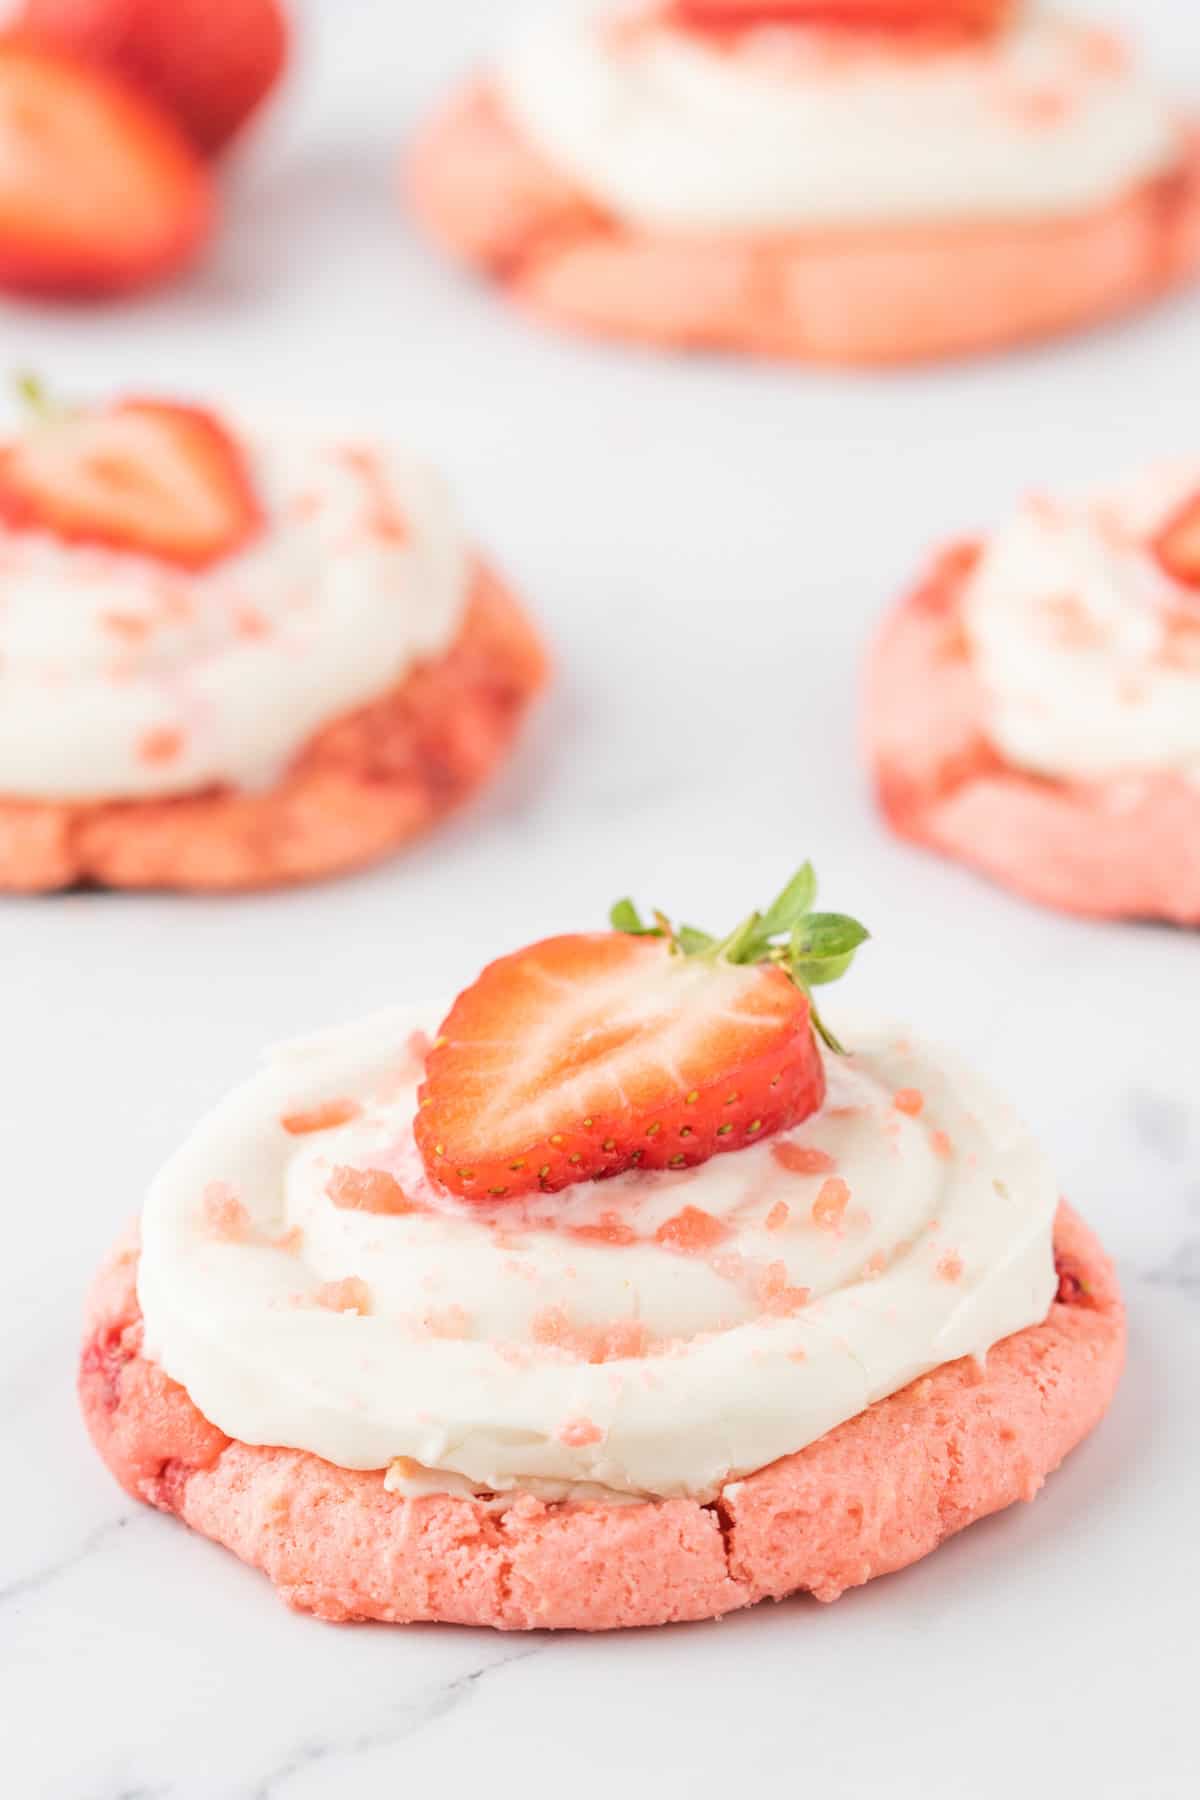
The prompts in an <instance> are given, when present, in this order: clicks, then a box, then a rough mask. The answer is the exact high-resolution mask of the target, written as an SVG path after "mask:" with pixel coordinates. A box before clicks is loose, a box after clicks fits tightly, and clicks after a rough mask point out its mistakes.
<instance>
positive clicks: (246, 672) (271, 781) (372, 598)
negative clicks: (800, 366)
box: [0, 390, 545, 891]
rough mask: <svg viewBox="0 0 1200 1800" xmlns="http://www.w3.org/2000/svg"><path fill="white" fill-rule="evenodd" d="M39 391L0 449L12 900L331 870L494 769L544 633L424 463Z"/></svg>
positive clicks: (2, 850) (1, 729)
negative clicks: (481, 554)
mask: <svg viewBox="0 0 1200 1800" xmlns="http://www.w3.org/2000/svg"><path fill="white" fill-rule="evenodd" d="M30 398H31V400H32V402H33V406H32V415H33V416H32V417H31V418H30V420H29V422H28V424H27V425H26V427H25V429H24V430H23V431H22V432H21V433H20V434H19V435H18V436H17V437H15V438H13V439H11V440H10V441H8V442H6V443H4V444H0V564H2V566H3V571H4V604H3V607H2V608H0V890H3V889H7V890H10V891H13V890H18V891H34V890H39V889H47V888H58V887H66V886H69V885H72V884H74V883H77V882H84V881H90V882H97V883H101V884H104V885H107V886H113V887H177V888H197V889H204V888H208V889H219V888H252V887H261V886H265V885H268V884H270V883H274V882H283V881H298V880H303V879H306V878H309V877H313V876H319V875H327V874H331V873H334V872H335V871H337V870H340V869H347V868H351V867H353V866H355V865H356V864H360V863H366V862H369V861H371V860H372V859H373V858H375V857H379V856H382V855H384V854H385V853H387V852H388V851H391V850H394V849H396V848H397V847H398V846H399V845H400V844H403V843H404V842H406V841H407V840H408V839H409V838H412V837H414V836H416V835H417V834H418V833H419V832H422V831H424V830H426V829H427V828H428V827H429V826H431V825H433V824H434V823H436V822H437V821H438V820H439V819H440V818H442V816H443V815H444V814H446V813H447V812H448V811H449V810H450V809H451V808H453V807H454V806H457V805H458V804H459V803H461V802H462V801H463V800H464V799H466V798H467V797H468V796H469V795H471V794H472V793H474V791H475V790H476V789H477V788H478V787H479V786H480V785H481V784H482V783H483V782H484V781H486V780H487V779H488V777H489V776H490V775H491V774H492V773H493V771H494V770H495V768H496V767H497V765H498V764H499V763H500V762H501V761H502V760H503V758H504V756H505V754H506V753H507V751H508V749H509V747H510V745H511V743H512V740H513V737H514V733H515V732H516V729H517V727H518V725H519V724H520V722H521V719H522V717H523V715H524V713H525V711H526V709H527V707H528V705H529V703H530V701H531V699H532V697H533V696H534V694H535V693H536V691H537V690H538V688H539V687H540V686H541V683H542V681H543V678H544V672H545V671H544V663H543V656H542V651H541V648H540V646H539V643H538V640H537V638H536V636H535V634H534V632H533V629H532V627H531V626H530V624H529V623H528V621H527V620H526V618H525V617H524V615H523V613H522V612H521V610H520V609H519V607H518V606H517V604H516V602H515V601H514V600H513V599H512V598H511V597H510V596H509V594H508V593H507V592H506V591H505V589H504V588H503V587H502V586H501V584H500V582H499V581H498V580H497V579H496V577H495V576H494V575H493V574H491V573H490V572H489V570H488V569H487V568H486V567H485V566H484V565H483V564H481V563H480V562H479V561H477V560H476V559H475V558H474V557H473V556H472V554H471V552H470V550H469V548H468V546H467V544H466V542H465V541H464V538H463V534H462V530H461V528H460V526H459V523H458V521H457V519H456V517H455V514H454V511H453V509H452V507H451V506H450V504H449V502H448V500H447V498H446V495H445V493H444V492H443V490H442V487H441V485H440V484H439V483H438V482H437V481H436V480H435V479H434V478H433V477H432V476H430V475H429V474H428V473H426V472H425V471H423V470H422V469H420V468H419V467H417V466H414V465H413V464H411V463H409V462H407V461H405V460H403V459H398V458H396V457H394V456H391V455H388V454H384V453H383V452H381V451H380V450H378V449H377V448H376V447H375V446H373V445H370V444H363V443H338V442H318V443H302V442H299V441H297V440H296V439H295V438H294V437H293V436H291V435H287V436H283V435H281V436H277V437H275V438H273V439H269V440H268V439H263V440H261V441H260V440H257V439H256V440H254V441H251V440H249V439H247V438H244V437H242V436H240V435H239V434H237V433H236V432H235V431H234V430H233V429H232V428H231V427H230V426H228V425H227V424H226V423H224V422H223V421H222V420H220V419H218V418H216V417H215V416H214V415H212V414H210V413H208V412H204V411H201V410H199V409H197V408H195V407H191V406H181V405H177V404H174V403H172V402H169V401H163V400H152V399H145V400H144V399H133V400H123V401H120V402H117V403H115V404H112V405H108V406H101V407H95V408H88V409H80V410H61V409H56V408H53V407H51V406H49V405H47V404H46V403H45V402H44V401H43V400H42V399H41V397H40V395H39V394H38V393H37V392H36V390H35V391H33V392H32V393H31V395H30Z"/></svg>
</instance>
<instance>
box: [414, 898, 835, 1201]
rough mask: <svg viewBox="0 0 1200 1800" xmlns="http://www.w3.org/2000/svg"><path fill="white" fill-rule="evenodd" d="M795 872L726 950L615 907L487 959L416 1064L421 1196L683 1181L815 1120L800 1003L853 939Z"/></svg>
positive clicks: (807, 1010)
mask: <svg viewBox="0 0 1200 1800" xmlns="http://www.w3.org/2000/svg"><path fill="white" fill-rule="evenodd" d="M815 898H816V879H815V877H814V875H813V872H812V869H811V867H810V866H809V865H808V864H805V866H804V868H803V869H801V870H800V872H799V873H798V874H797V875H796V876H794V877H793V879H792V880H791V881H790V882H789V883H788V885H787V887H786V888H784V890H783V892H782V893H781V894H780V895H779V896H778V898H777V899H776V900H775V901H774V902H773V903H772V904H771V906H769V907H768V908H767V910H766V912H765V913H752V914H751V915H750V917H749V918H748V919H746V920H744V921H743V923H742V924H741V925H739V926H738V928H737V929H736V931H733V932H731V933H730V934H729V936H728V937H725V938H722V939H719V940H718V939H716V938H714V937H711V936H709V935H708V934H707V933H705V932H702V931H697V930H696V929H694V928H693V927H691V926H686V925H685V926H681V927H679V928H678V929H676V928H675V927H674V926H673V925H671V923H670V921H669V920H667V919H666V918H665V917H664V916H663V915H662V914H660V913H656V914H655V922H654V923H653V924H650V925H647V924H644V923H643V921H642V919H641V917H640V915H639V914H638V912H637V909H636V908H635V907H634V906H633V904H632V902H631V901H628V900H623V901H621V902H619V904H618V905H617V906H615V907H614V908H613V912H612V924H613V925H614V927H615V930H613V931H609V932H588V933H580V934H574V935H571V936H567V937H557V938H548V939H546V940H545V941H544V942H542V943H538V944H531V945H529V946H528V948H526V949H524V950H518V951H517V952H516V953H515V954H514V955H512V956H505V957H501V959H500V960H499V961H498V962H494V963H492V964H490V965H489V966H488V968H486V969H485V970H484V971H483V973H482V974H481V975H480V977H479V979H478V980H477V981H476V982H474V983H473V985H472V986H471V987H469V988H468V989H467V990H466V992H465V993H463V994H460V995H459V997H458V999H457V1001H456V1002H455V1004H454V1006H453V1007H452V1008H451V1011H450V1013H449V1015H448V1017H447V1018H446V1020H445V1022H444V1023H443V1025H442V1028H441V1031H440V1033H439V1035H438V1038H437V1041H436V1043H435V1044H434V1047H433V1049H432V1051H431V1052H430V1054H429V1058H428V1061H427V1063H426V1078H425V1082H424V1085H423V1086H422V1088H421V1093H420V1108H419V1110H418V1113H417V1117H416V1122H415V1126H414V1130H415V1134H416V1139H417V1145H418V1147H419V1149H420V1151H421V1155H422V1158H423V1160H424V1163H425V1167H426V1169H427V1171H428V1173H429V1175H430V1176H431V1177H432V1179H433V1180H435V1181H436V1182H438V1183H439V1184H440V1185H441V1186H442V1187H445V1188H447V1189H449V1190H450V1192H452V1193H454V1194H458V1195H460V1196H461V1197H462V1198H464V1199H467V1200H478V1201H483V1202H488V1201H498V1200H504V1199H508V1198H514V1197H516V1196H518V1195H521V1194H528V1193H537V1192H539V1191H540V1192H543V1193H548V1192H553V1191H555V1190H557V1189H559V1188H564V1187H568V1186H570V1185H571V1184H573V1183H575V1182H579V1181H592V1180H596V1179H599V1178H600V1177H602V1176H606V1175H616V1174H619V1173H621V1172H622V1171H623V1170H626V1169H638V1168H640V1169H683V1168H690V1167H694V1166H695V1165H696V1164H698V1163H703V1162H707V1161H708V1160H709V1158H710V1157H713V1156H716V1155H719V1154H721V1153H724V1152H727V1151H731V1150H740V1149H743V1148H744V1147H745V1146H746V1145H748V1144H753V1143H758V1142H760V1141H761V1140H762V1139H764V1138H766V1137H769V1136H770V1134H771V1133H772V1132H776V1131H783V1130H786V1129H787V1128H788V1127H789V1126H792V1125H795V1124H798V1123H799V1121H800V1120H801V1119H804V1118H807V1117H808V1115H809V1114H810V1113H812V1112H815V1111H816V1109H817V1107H818V1106H820V1104H821V1101H822V1100H823V1098H824V1094H825V1066H824V1063H823V1061H822V1058H821V1053H820V1051H819V1049H818V1048H817V1044H816V1042H815V1039H814V1028H815V1030H816V1031H817V1032H819V1033H820V1035H821V1036H822V1037H823V1038H824V1039H825V1041H826V1043H827V1044H829V1045H830V1047H831V1048H832V1049H834V1050H836V1049H837V1048H838V1046H837V1043H836V1040H834V1039H833V1038H832V1036H831V1034H830V1033H829V1032H828V1030H827V1029H826V1027H825V1026H824V1024H823V1023H822V1022H821V1020H820V1018H819V1016H818V1015H817V1012H816V1009H815V1007H814V1006H813V1003H812V999H811V995H810V991H809V990H810V989H811V988H812V987H814V986H817V985H819V984H821V983H824V982H827V981H833V980H836V979H837V978H838V977H839V976H840V975H842V974H844V973H845V971H846V969H847V968H848V967H849V964H850V961H851V959H852V958H853V955H854V952H855V951H856V950H857V948H858V946H859V945H860V944H861V943H862V942H863V941H864V939H865V938H866V936H867V933H866V932H865V930H864V929H863V927H862V926H861V925H859V924H858V923H857V922H856V921H855V920H853V919H849V918H846V917H844V916H843V915H841V914H838V913H816V912H814V911H813V910H812V906H813V901H814V900H815Z"/></svg>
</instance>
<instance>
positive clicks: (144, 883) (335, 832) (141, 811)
mask: <svg viewBox="0 0 1200 1800" xmlns="http://www.w3.org/2000/svg"><path fill="white" fill-rule="evenodd" d="M545 678H546V662H545V655H544V652H543V650H542V647H541V644H540V643H539V641H538V638H537V634H536V633H535V631H534V628H533V626H532V625H531V624H530V622H529V620H528V619H527V618H526V617H525V614H524V613H523V612H522V610H521V608H520V607H519V606H518V604H517V602H516V601H515V600H514V599H513V597H512V596H511V595H510V594H509V593H508V592H507V590H506V589H505V588H504V587H503V585H502V584H501V582H500V581H499V580H498V579H497V577H496V576H495V575H493V574H492V573H491V572H490V571H489V570H487V569H484V568H481V569H480V570H479V571H478V573H477V575H476V578H475V584H474V588H473V591H472V593H471V597H470V600H469V602H468V605H467V609H466V614H465V617H464V619H463V624H462V628H461V630H460V632H459V635H458V638H457V639H456V641H455V642H454V643H453V644H452V645H451V646H450V648H449V649H448V650H447V651H446V652H445V654H444V655H442V656H440V657H435V658H433V659H432V660H431V661H429V662H426V663H422V664H420V665H419V666H418V667H417V668H415V669H413V670H411V671H410V673H409V674H408V675H407V676H406V677H405V678H404V680H403V681H401V682H400V683H399V684H398V685H397V686H396V687H394V688H392V689H391V690H390V691H389V692H388V693H385V694H383V695H382V696H381V697H380V698H379V699H378V700H374V701H372V702H371V703H370V704H369V705H367V706H364V707H360V708H359V709H358V710H357V711H356V712H353V713H348V714H346V715H344V716H343V717H342V718H340V719H335V720H333V721H331V723H330V724H329V725H327V726H325V727H324V728H323V730H321V731H320V732H319V733H318V734H317V736H316V737H314V738H313V739H312V740H311V742H310V743H309V744H307V745H306V746H305V748H304V749H303V750H302V751H301V752H300V754H299V755H298V756H297V758H296V760H295V762H294V763H293V765H292V767H291V768H290V769H289V770H288V771H287V773H286V774H285V776H284V778H283V780H282V781H281V782H280V783H279V785H278V786H277V787H274V788H270V789H268V790H267V791H266V792H263V793H240V792H233V791H232V790H229V789H224V788H217V789H213V790H211V791H210V792H207V793H201V794H184V795H180V796H179V797H177V798H170V799H165V800H141V801H139V800H121V801H96V802H93V803H86V804H69V803H66V802H62V801H53V800H42V801H39V800H17V799H12V798H6V797H5V796H4V795H2V794H0V893H3V892H9V893H39V892H44V891H46V890H49V889H52V888H62V887H71V886H73V885H75V884H76V883H79V882H92V883H95V884H97V885H99V886H103V887H121V888H183V889H191V890H195V891H228V890H237V889H249V888H265V887H274V886H278V885H280V884H282V883H286V882H296V881H311V880H315V879H317V878H319V877H322V876H327V875H334V874H338V873H341V872H343V871H345V870H347V869H353V868H358V867H360V866H362V865H363V864H366V863H370V862H374V861H376V860H377V859H378V858H380V857H382V856H386V855H388V854H390V853H391V852H393V851H395V850H398V849H399V848H400V847H401V846H402V845H404V844H406V843H408V842H409V841H410V840H411V839H413V838H415V837H418V836H421V835H422V834H424V833H425V832H427V831H430V830H431V829H432V828H433V827H434V826H435V825H436V824H438V823H439V822H440V820H441V819H443V818H444V817H446V816H447V815H448V814H449V813H451V812H452V811H454V810H455V809H456V808H457V807H459V806H461V805H462V804H463V803H464V802H465V801H466V800H468V799H469V798H470V797H471V795H472V794H474V793H475V792H476V791H477V790H478V789H479V788H480V787H482V786H483V785H484V784H485V783H486V782H487V781H488V780H489V779H490V777H491V776H492V775H493V774H494V773H495V771H496V769H497V768H498V767H499V765H500V764H501V763H502V762H503V760H504V757H505V756H506V755H507V753H508V751H509V749H510V748H511V745H512V742H513V739H514V738H515V736H516V733H517V730H518V728H519V726H520V724H521V722H522V720H523V718H524V716H525V713H526V712H527V710H528V708H529V706H530V704H531V703H532V701H533V699H534V697H535V695H536V694H537V692H538V690H539V689H540V688H541V686H542V684H543V682H544V681H545Z"/></svg>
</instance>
